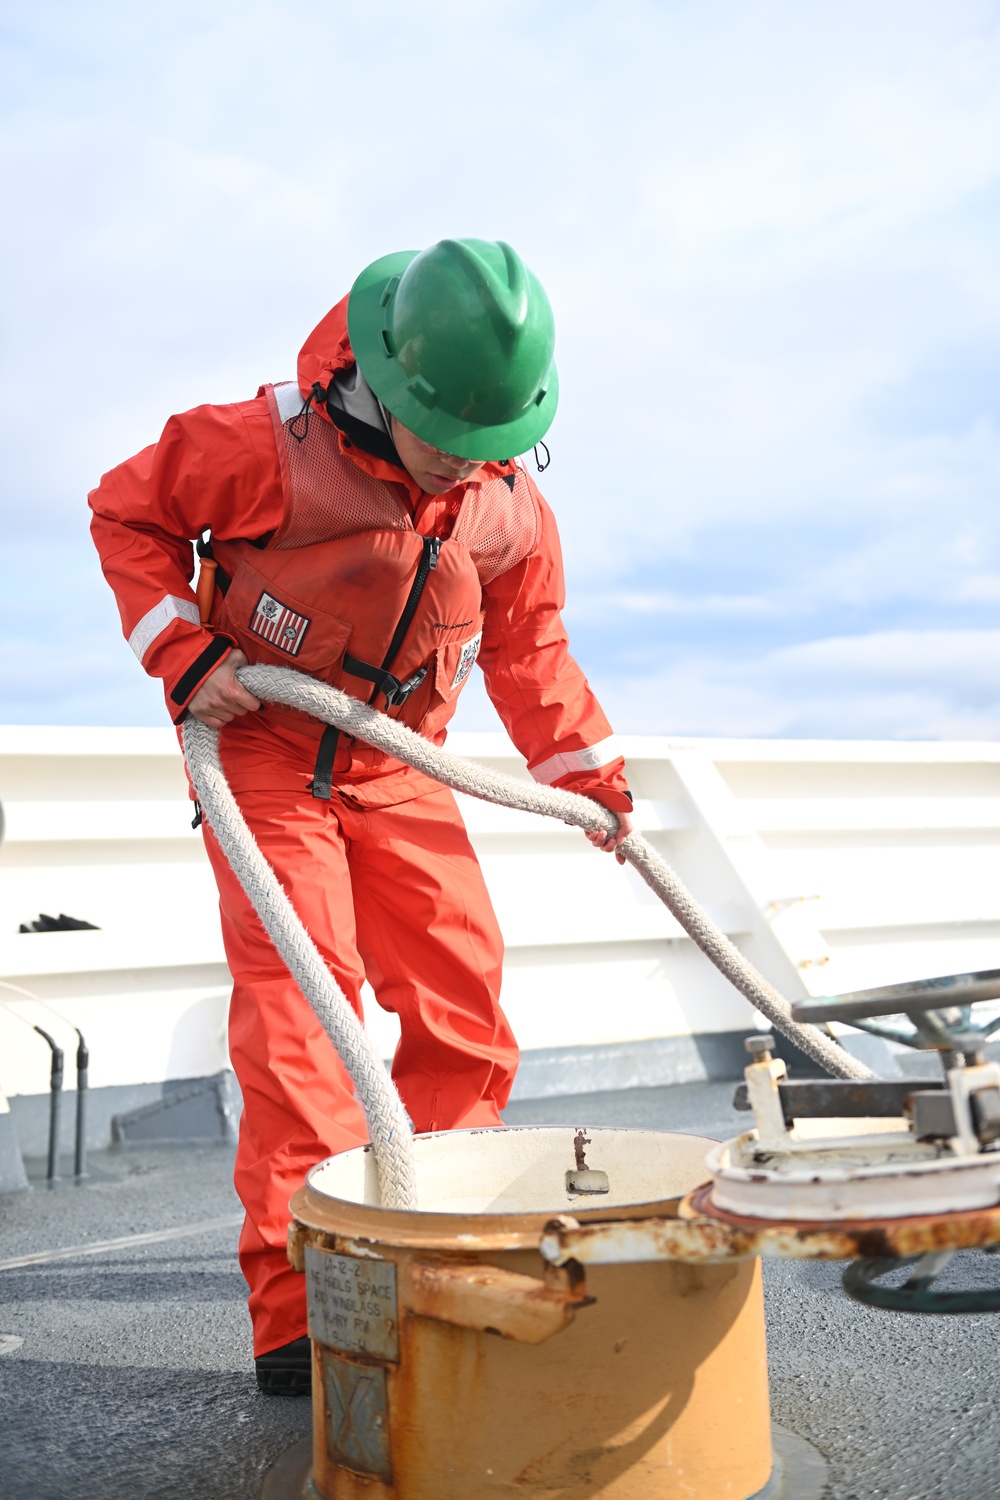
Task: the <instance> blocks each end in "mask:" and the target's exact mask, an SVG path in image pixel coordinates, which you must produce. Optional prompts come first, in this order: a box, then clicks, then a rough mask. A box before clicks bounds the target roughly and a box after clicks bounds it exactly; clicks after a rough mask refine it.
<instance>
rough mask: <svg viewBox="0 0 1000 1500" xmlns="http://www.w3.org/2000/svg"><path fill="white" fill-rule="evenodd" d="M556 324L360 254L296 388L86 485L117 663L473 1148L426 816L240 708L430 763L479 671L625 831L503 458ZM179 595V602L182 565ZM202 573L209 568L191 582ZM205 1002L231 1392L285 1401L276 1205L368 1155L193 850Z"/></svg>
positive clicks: (483, 1024)
mask: <svg viewBox="0 0 1000 1500" xmlns="http://www.w3.org/2000/svg"><path fill="white" fill-rule="evenodd" d="M553 345H554V331H553V322H552V312H551V308H550V306H549V302H548V299H547V297H546V295H545V292H544V290H543V288H542V287H541V285H540V283H539V282H538V281H537V280H536V278H535V277H534V275H533V274H532V273H531V271H529V270H528V268H527V267H526V266H525V265H524V263H523V261H521V259H520V258H519V256H518V255H517V254H516V253H515V252H514V251H513V250H512V249H511V248H510V247H509V246H508V245H505V244H502V243H493V242H490V241H484V240H442V241H441V242H440V243H439V244H437V245H433V246H432V247H431V248H430V249H428V250H425V251H423V252H422V253H421V254H414V253H412V252H403V253H399V254H395V255H388V256H385V257H383V258H382V259H381V260H378V261H376V262H375V263H374V264H373V265H371V266H369V267H368V268H367V269H366V270H365V271H363V272H362V274H361V275H360V276H359V277H358V279H357V281H356V282H355V284H354V286H353V288H352V289H351V292H350V295H349V296H348V297H346V298H344V300H343V301H342V302H340V303H338V304H337V306H336V307H334V308H333V310H332V311H331V312H329V313H328V314H327V316H326V317H325V318H324V319H323V320H322V322H321V323H320V324H319V326H318V327H317V328H316V330H315V331H314V332H313V333H312V334H311V335H310V337H309V338H308V339H307V341H306V343H305V346H304V348H303V349H302V352H301V354H300V355H299V362H298V380H297V382H296V381H293V382H290V383H288V384H284V385H277V386H273V387H272V386H265V387H263V388H262V390H260V391H259V392H258V394H257V396H256V398H255V399H253V400H251V401H243V402H238V403H236V404H235V405H231V406H200V407H196V408H195V409H194V410H193V411H189V412H185V413H184V414H183V415H181V416H176V417H172V418H171V419H170V421H169V422H168V423H167V426H166V427H165V429H164V431H163V434H162V436H161V438H160V440H159V442H158V443H155V444H154V445H153V446H152V447H150V448H146V449H145V450H144V451H143V452H142V453H140V454H138V455H137V456H136V457H135V458H133V459H130V460H129V461H128V462H127V463H124V464H122V465H121V466H120V467H119V468H117V469H114V470H112V471H111V473H109V474H106V475H105V476H104V478H103V479H102V481H101V483H100V485H99V487H98V488H97V489H96V490H95V491H94V492H93V494H92V495H91V497H90V500H91V507H92V510H93V512H94V519H93V527H92V529H93V534H94V539H95V542H96V544H97V547H98V550H99V552H100V554H101V560H102V565H103V569H104V573H105V576H106V578H107V579H108V582H109V583H110V585H111V587H112V588H113V589H114V591H115V594H116V596H117V599H118V604H119V608H120V611H121V615H122V623H123V627H124V631H125V634H126V636H127V637H128V641H129V644H130V645H131V647H132V649H133V651H134V652H135V654H136V656H137V657H138V658H139V660H140V661H141V663H142V665H143V666H144V668H145V669H146V671H147V672H149V673H151V674H152V675H154V676H156V677H159V678H161V679H162V680H163V684H164V689H165V693H166V700H167V706H168V709H169V711H170V713H171V716H172V717H173V719H174V720H175V722H178V723H179V722H180V721H181V720H182V719H183V718H184V717H185V715H186V714H189V713H190V714H194V715H195V716H196V717H197V718H199V719H201V720H202V721H203V722H204V723H206V724H208V725H211V726H212V727H215V728H219V729H221V731H222V736H221V753H222V761H223V765H224V767H225V770H226V774H227V776H228V778H229V781H230V784H231V786H232V788H233V791H234V793H235V795H236V797H237V799H238V801H239V804H240V806H241V808H242V811H243V814H244V816H245V818H246V820H247V822H248V824H249V825H250V828H251V829H252V830H253V833H254V835H255V836H256V838H257V841H258V843H259V844H260V846H261V848H262V849H263V851H264V854H265V855H266V857H267V859H268V860H269V862H270V864H271V866H272V867H273V869H274V870H275V871H276V873H277V875H278V878H279V880H280V881H281V883H282V885H283V886H284V887H285V889H286V891H288V893H289V895H290V896H291V899H292V901H293V903H294V905H295V907H296V909H297V911H298V913H299V915H300V916H301V918H302V920H303V922H304V923H305V925H306V927H307V928H308V930H309V931H310V933H311V934H312V936H313V938H314V939H315V941H316V944H317V946H318V947H319V949H320V951H321V953H322V954H323V956H324V958H325V960H326V961H327V963H328V964H329V966H330V969H331V971H332V973H333V974H334V976H335V978H336V979H337V981H338V983H339V984H340V985H341V987H342V989H343V991H344V993H345V995H346V996H347V997H348V999H349V1001H350V1002H351V1004H352V1005H353V1006H354V1007H355V1009H356V1010H357V1011H358V1013H359V1015H360V1014H361V999H360V989H361V984H362V981H363V980H364V979H365V978H366V977H367V979H368V980H369V981H370V983H371V985H372V987H373V989H374V991H375V994H376V996H377V999H378V1002H379V1004H380V1005H382V1006H383V1007H384V1008H385V1009H387V1010H390V1011H394V1012H395V1013H396V1014H397V1015H398V1017H399V1020H400V1027H401V1039H400V1043H399V1046H398V1048H397V1051H396V1055H395V1058H394V1060H393V1067H392V1072H393V1077H394V1079H395V1081H396V1085H397V1087H398V1089H399V1092H400V1094H401V1095H402V1098H403V1102H404V1104H405V1105H406V1108H407V1110H408V1111H409V1114H410V1117H411V1119H412V1120H413V1124H414V1127H415V1128H416V1129H417V1130H418V1131H427V1130H448V1129H454V1128H458V1127H468V1126H483V1125H497V1124H499V1123H500V1114H499V1111H500V1110H501V1108H502V1107H503V1105H504V1104H505V1103H506V1101H507V1096H508V1094H509V1092H510V1087H511V1083H512V1081H513V1078H514V1072H515V1069H516V1066H517V1055H518V1054H517V1046H516V1043H515V1041H514V1038H513V1036H512V1034H511V1031H510V1028H509V1026H508V1024H507V1021H506V1019H505V1017H504V1014H503V1012H502V1010H501V1009H500V1004H499V991H500V972H501V958H502V944H501V938H500V934H499V931H498V929H497V925H496V920H495V918H494V916H493V911H492V908H491V906H490V902H489V898H488V896H487V893H486V889H485V886H484V884H483V880H482V876H481V874H480V872H479V867H478V865H477V863H476V859H475V856H474V854H473V852H472V849H471V847H470V844H469V841H468V838H467V835H466V833H465V829H464V827H463V824H462V821H461V818H460V816H459V813H458V810H457V807H456V805H455V802H454V799H453V797H452V794H451V792H449V791H447V790H446V789H444V788H442V787H440V786H438V785H437V784H436V783H433V782H431V781H429V780H428V779H427V778H426V777H424V776H422V775H421V774H420V773H418V772H416V771H413V770H411V769H410V768H409V767H405V766H403V765H401V763H400V762H398V761H394V760H392V759H390V758H389V757H387V756H385V755H383V754H382V753H381V752H379V751H377V750H374V749H373V748H371V747H369V746H367V745H365V744H363V743H360V742H354V741H352V740H351V739H349V738H348V737H346V736H345V735H343V734H340V733H339V732H338V731H336V730H334V729H332V728H330V727H329V726H327V725H324V724H322V723H320V722H319V721H318V720H314V719H311V718H310V717H308V716H307V715H305V714H303V713H300V712H297V711H295V710H291V709H287V708H281V707H277V706H274V705H270V704H268V705H261V704H260V703H258V701H257V700H256V699H255V698H253V697H252V696H251V695H250V694H249V693H248V692H247V691H246V690H245V689H244V688H243V687H242V686H241V685H240V683H239V681H238V679H237V677H236V670H237V668H238V667H240V666H242V665H245V664H246V662H247V661H248V660H249V661H251V662H267V663H278V664H283V665H286V666H293V667H296V668H298V669H299V670H300V671H302V672H306V673H309V674H310V675H312V676H314V677H317V678H321V679H322V680H323V681H325V682H329V683H332V684H333V685H335V686H337V687H340V688H342V689H343V690H344V691H346V692H348V693H352V694H353V695H354V696H355V697H358V698H361V699H363V700H364V701H367V702H371V703H372V704H374V705H375V706H376V707H377V708H379V709H381V710H382V711H383V712H385V713H388V714H389V715H390V716H391V717H393V718H399V719H401V720H403V722H404V723H406V724H408V725H409V726H410V727H411V728H413V729H415V730H418V731H419V732H420V733H421V734H422V735H425V736H426V737H427V738H429V739H431V740H433V741H435V743H438V744H440V743H441V742H442V741H443V740H444V737H445V733H446V727H445V726H446V724H447V722H448V720H449V718H450V717H451V715H452V713H453V711H454V706H455V700H456V698H457V695H458V692H459V690H460V688H461V687H462V684H463V683H464V682H465V680H466V678H467V677H468V675H469V672H470V670H471V668H472V666H473V664H474V662H476V661H477V660H478V662H479V665H480V667H481V668H482V670H483V672H484V674H485V678H486V686H487V689H488V691H489V694H490V697H491V699H492V701H493V703H494V704H495V705H496V708H497V711H498V712H499V714H500V717H501V719H502V720H503V722H504V724H505V726H506V728H507V730H508V732H509V734H510V736H511V739H512V740H513V741H514V743H515V745H517V747H518V749H519V750H520V751H521V752H522V754H523V755H524V756H525V758H526V759H527V762H528V765H529V767H530V769H531V771H532V773H533V774H534V776H535V778H536V779H537V780H539V781H541V782H544V783H548V784H551V785H555V786H559V787H566V788H568V789H569V790H571V791H575V792H581V793H583V794H584V795H585V796H589V797H593V798H594V799H595V800H596V801H598V802H600V803H602V804H603V805H604V806H605V807H608V808H610V809H611V810H612V811H614V812H615V813H616V814H617V815H618V818H619V828H618V832H617V834H615V835H611V836H608V837H607V838H605V836H604V835H602V834H588V835H587V837H588V838H590V839H591V842H593V843H595V844H597V845H598V846H599V847H602V848H606V849H608V850H611V849H614V848H615V847H616V846H617V844H618V843H620V842H621V841H622V839H624V838H625V837H626V836H627V834H628V833H629V831H630V829H631V823H630V820H629V808H630V806H631V798H630V796H629V793H628V791H627V789H626V785H625V780H624V775H623V762H622V760H621V758H620V756H619V755H618V753H617V751H616V749H615V747H614V743H613V740H612V738H611V730H610V726H609V725H608V722H607V720H606V719H605V717H604V715H603V713H602V712H601V709H600V706H599V705H598V703H597V701H596V699H595V698H594V695H593V693H592V692H591V690H590V688H589V686H588V684H587V681H586V679H585V678H584V676H583V674H582V672H581V671H580V669H579V667H578V666H577V665H576V663H575V662H574V661H573V659H572V657H571V656H570V655H569V652H568V649H567V641H566V633H565V630H564V627H563V624H562V621H561V618H560V609H561V607H562V605H563V602H564V588H563V577H562V565H561V560H560V553H559V541H558V536H557V533H556V527H555V521H554V520H553V517H552V514H551V512H550V511H549V509H548V507H547V506H546V504H545V502H544V500H543V499H542V497H541V496H540V495H539V493H538V491H537V490H536V488H535V486H534V484H533V483H532V481H531V479H530V478H529V477H528V474H527V473H526V471H525V469H524V467H523V466H522V465H521V464H520V463H519V462H518V461H517V459H516V455H518V454H521V453H525V452H528V451H529V450H530V449H531V448H532V447H533V446H534V445H536V444H537V443H539V442H540V441H541V439H542V437H543V436H544V434H545V432H546V431H547V430H548V427H549V424H550V422H551V420H552V417H553V414H554V412H555V407H556V399H557V382H556V371H555V366H554V364H553V358H552V356H553ZM197 538H201V540H200V541H199V543H198V551H199V554H200V555H201V556H202V559H203V570H204V571H203V578H206V579H208V578H210V579H211V580H213V581H214V591H213V590H212V589H211V588H210V589H208V590H203V589H199V598H200V609H199V601H198V599H196V596H195V593H194V592H192V588H191V579H192V575H193V552H192V541H194V540H195V539H197ZM213 565H214V567H213ZM204 834H205V842H206V845H207V848H208V853H209V857H210V859H211V862H212V865H213V868H214V871H215V876H216V880H217V882H218V886H219V894H220V904H221V912H222V925H223V934H224V939H225V947H226V955H227V958H228V961H229V967H230V969H231V971H232V976H233V996H232V1005H231V1009H230V1053H231V1056H232V1061H233V1066H234V1068H235V1070H236V1074H237V1076H238V1078H239V1081H240V1084H241V1087H242V1090H243V1099H244V1112H243V1117H242V1121H241V1124H240V1138H239V1148H238V1151H237V1158H236V1186H237V1190H238V1192H239V1195H240V1198H241V1200H242V1202H243V1204H244V1206H245V1208H246V1222H245V1225H244V1229H243V1232H242V1235H241V1238H240V1264H241V1266H242V1269H243V1272H244V1275H245V1276H246V1279H247V1282H248V1284H249V1288H250V1299H249V1302H250V1312H251V1317H252V1320H253V1328H254V1353H255V1356H256V1368H257V1380H258V1383H259V1385H260V1386H261V1388H262V1389H264V1390H267V1391H271V1392H274V1393H279V1394H297V1393H299V1392H303V1393H304V1392H308V1390H309V1348H308V1340H307V1338H306V1336H305V1334H306V1311H305V1295H304V1289H303V1283H302V1278H301V1276H298V1275H296V1274H295V1273H294V1272H293V1271H292V1270H291V1268H290V1266H289V1265H288V1262H287V1260H286V1257H285V1234H286V1228H287V1223H288V1211H287V1206H288V1200H289V1197H290V1196H291V1194H292V1192H293V1191H294V1190H295V1189H296V1188H297V1187H298V1186H299V1184H300V1183H301V1181H302V1179H303V1176H304V1174H305V1172H306V1171H307V1169H308V1168H309V1167H310V1166H312V1165H313V1164H314V1163H315V1162H317V1161H319V1160H321V1159H322V1158H324V1157H326V1156H328V1155H330V1154H331V1153H333V1152H338V1151H344V1150H347V1149H349V1148H350V1147H353V1146H356V1145H358V1144H360V1143H362V1142H364V1141H365V1140H366V1139H367V1135H366V1130H365V1124H364V1118H363V1116H362V1113H361V1109H360V1106H359V1105H358V1103H357V1101H356V1100H355V1098H354V1095H353V1092H352V1089H351V1086H350V1083H349V1082H348V1080H347V1077H346V1074H345V1073H344V1071H343V1068H342V1067H341V1065H340V1063H339V1061H338V1060H337V1058H336V1056H335V1054H334V1052H333V1049H332V1047H331V1045H330V1042H329V1040H328V1039H327V1037H326V1036H325V1034H324V1033H323V1031H322V1030H321V1028H320V1025H319V1022H318V1021H317V1020H316V1018H315V1016H314V1015H313V1012H312V1010H311V1009H310V1007H309V1005H308V1004H307V1002H306V1001H305V999H304V998H303V996H302V995H301V993H300V992H299V990H298V989H297V987H296V986H295V984H294V982H293V981H292V979H291V978H290V976H289V974H288V972H287V970H286V969H285V967H284V965H283V964H282V962H281V960H280V959H279V958H278V955H277V953H276V952H275V951H274V949H273V948H272V946H271V943H270V941H269V940H268V938H267V936H266V935H265V933H264V931H263V929H262V927H261V925H260V922H259V921H258V919H257V917H256V915H255V913H254V912H253V911H252V909H251V908H250V906H249V905H248V902H247V900H246V897H245V896H244V894H243V892H242V890H241V889H240V887H239V885H238V883H237V881H236V878H235V876H234V875H233V874H232V873H231V871H230V869H229V866H228V865H227V863H226V860H225V858H224V857H223V856H222V854H221V853H220V851H219V849H218V846H217V844H216V842H215V840H214V838H213V836H212V832H211V829H209V828H207V827H206V828H205V829H204Z"/></svg>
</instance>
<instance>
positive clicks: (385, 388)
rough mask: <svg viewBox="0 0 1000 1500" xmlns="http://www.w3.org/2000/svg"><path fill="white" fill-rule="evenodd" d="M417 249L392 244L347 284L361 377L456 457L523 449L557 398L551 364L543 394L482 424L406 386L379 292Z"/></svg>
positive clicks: (548, 419)
mask: <svg viewBox="0 0 1000 1500" xmlns="http://www.w3.org/2000/svg"><path fill="white" fill-rule="evenodd" d="M419 253H420V252H419V251H417V250H398V251H396V252H395V253H394V254H392V255H383V256H382V257H381V258H380V259H379V260H376V261H373V262H372V264H371V265H370V266H366V267H365V269H364V270H363V271H362V272H361V275H360V276H359V277H358V279H357V281H355V283H354V285H353V287H352V288H351V294H350V297H349V298H348V302H347V332H348V337H349V338H350V341H351V348H352V350H353V351H354V357H355V359H356V360H357V362H358V368H359V369H360V371H361V373H362V375H363V376H364V378H365V380H366V381H367V382H368V384H369V385H370V386H371V388H372V390H373V391H374V392H375V394H376V396H377V397H378V398H379V400H380V401H381V402H382V404H383V406H384V407H385V408H386V410H387V411H390V412H391V413H392V415H393V416H394V417H395V418H396V420H397V421H399V422H401V423H402V424H403V426H404V427H406V428H408V429H409V431H410V432H412V433H414V434H415V435H416V436H417V437H418V438H420V439H421V440H422V441H423V442H425V443H430V444H431V445H432V447H435V448H440V449H441V451H442V452H444V453H452V454H454V455H455V457H456V458H467V459H473V460H476V461H478V462H480V463H486V462H488V461H489V460H491V459H502V458H513V457H515V456H516V455H517V454H519V453H527V452H528V451H529V449H531V448H533V447H534V446H535V444H536V443H537V442H540V441H541V439H542V438H543V437H544V436H545V434H546V432H548V430H549V427H550V426H551V423H552V419H553V417H554V416H555V413H556V406H557V405H558V401H559V381H558V377H557V375H556V367H555V365H554V364H553V365H552V366H551V369H550V371H549V376H548V379H547V381H546V389H545V394H544V395H543V396H542V397H541V399H540V400H539V401H538V402H537V403H536V404H534V405H533V406H532V407H531V408H530V409H529V410H528V411H525V412H523V413H522V414H521V415H520V416H519V417H517V418H515V420H514V421H512V422H505V423H503V424H501V425H498V426H483V425H482V424H480V423H475V422H465V421H463V420H462V419H461V418H460V417H455V416H452V415H451V414H450V413H449V412H445V411H442V410H441V409H440V408H439V407H435V406H427V405H426V404H425V403H424V402H422V401H420V400H418V399H417V397H416V396H415V395H414V394H413V392H412V391H411V390H410V389H409V384H410V381H409V378H408V376H407V375H406V373H405V371H404V370H402V369H401V368H400V365H399V362H398V360H397V359H396V357H395V354H394V353H391V352H390V350H389V349H388V348H387V347H386V344H385V342H384V339H383V331H384V329H385V326H386V315H385V307H384V305H383V300H382V299H383V294H384V292H385V289H386V287H387V286H388V285H389V283H390V282H391V281H392V280H393V278H394V277H398V276H401V275H402V273H403V272H404V271H405V270H406V268H407V266H408V265H409V264H410V262H411V261H412V260H414V259H415V257H416V256H417V255H418V254H419Z"/></svg>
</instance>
